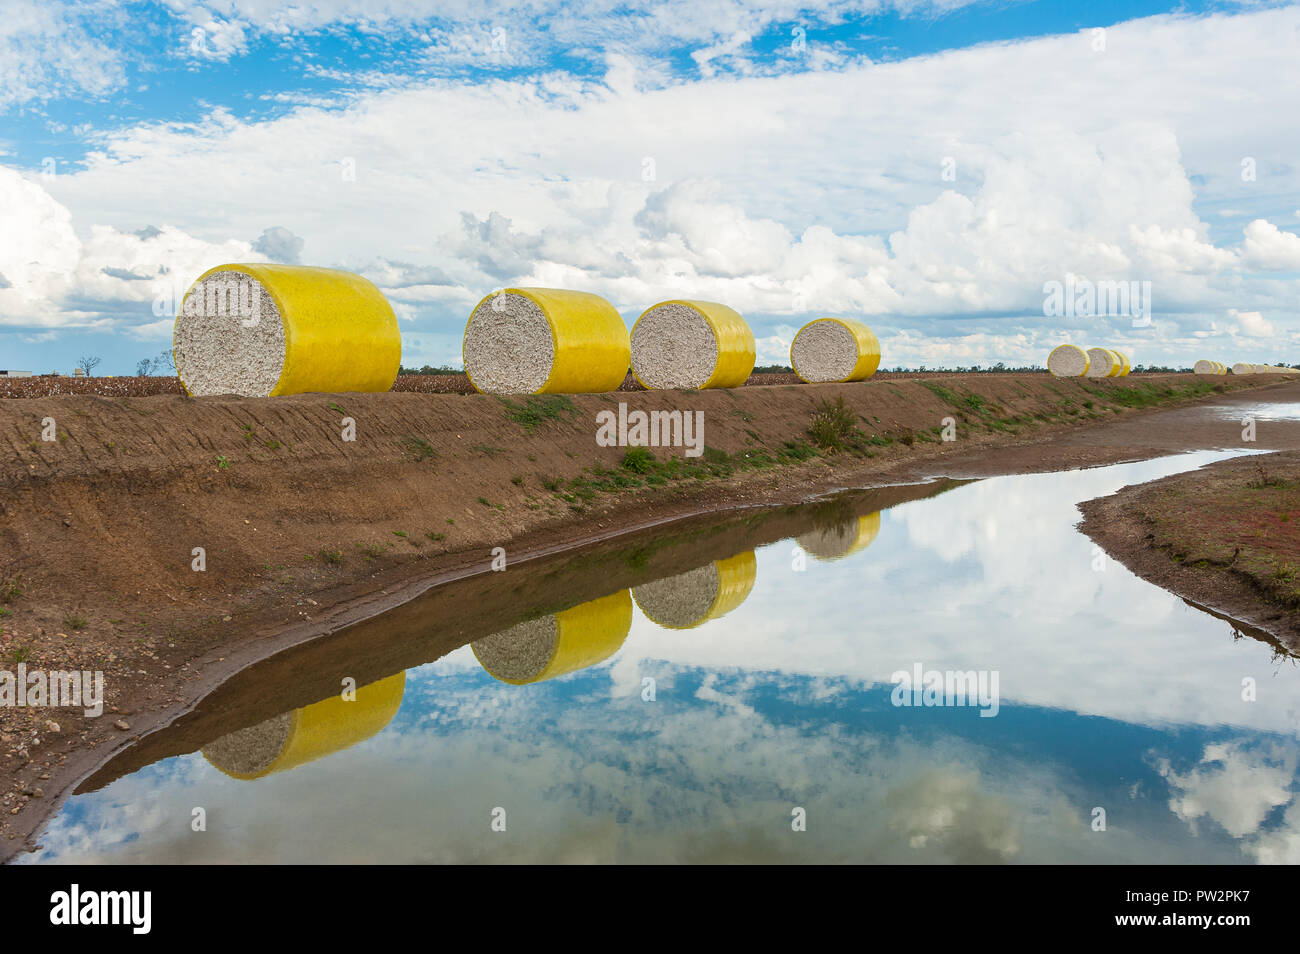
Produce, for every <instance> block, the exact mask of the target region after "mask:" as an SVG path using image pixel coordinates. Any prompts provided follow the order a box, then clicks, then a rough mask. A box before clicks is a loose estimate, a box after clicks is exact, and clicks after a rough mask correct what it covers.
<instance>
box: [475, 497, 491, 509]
mask: <svg viewBox="0 0 1300 954" xmlns="http://www.w3.org/2000/svg"><path fill="white" fill-rule="evenodd" d="M478 502H479V503H481V504H482V505H483V506H485V507H490V506H492V502H491V501H490V500H488V499H487V498H486V497H479V498H478Z"/></svg>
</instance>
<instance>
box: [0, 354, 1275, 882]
mask: <svg viewBox="0 0 1300 954" xmlns="http://www.w3.org/2000/svg"><path fill="white" fill-rule="evenodd" d="M1259 388H1264V389H1265V392H1266V399H1268V400H1288V399H1290V400H1296V399H1297V396H1298V395H1300V385H1296V384H1293V383H1288V382H1286V381H1284V380H1283V379H1281V378H1280V377H1276V376H1266V375H1260V376H1251V377H1249V378H1241V379H1236V380H1234V379H1231V378H1228V379H1223V378H1219V379H1217V380H1215V379H1206V378H1196V377H1193V376H1192V375H1145V376H1143V377H1142V378H1141V379H1140V380H1139V379H1136V378H1128V379H1114V380H1102V381H1088V382H1085V381H1078V380H1057V379H1053V378H1051V377H1049V376H1047V375H1043V374H1024V375H1017V374H990V373H981V374H967V375H949V376H946V377H945V376H937V377H926V378H921V379H915V378H902V379H891V378H878V379H873V380H872V381H869V382H864V383H859V384H849V385H818V386H811V385H799V386H793V385H782V386H756V387H748V388H743V389H735V390H724V391H707V392H639V393H626V394H597V395H575V396H573V397H572V398H557V397H548V398H531V399H524V398H522V397H521V398H518V399H515V400H512V401H505V400H502V399H499V398H495V397H489V396H485V395H463V396H462V395H454V394H411V393H388V394H343V395H323V394H311V395H296V396H293V397H286V398H274V399H240V398H204V399H199V400H195V399H192V398H188V397H186V396H184V395H171V394H165V395H159V396H154V397H141V398H105V397H100V396H95V395H74V396H57V397H49V398H42V399H13V400H7V401H0V448H3V451H2V453H3V455H4V459H5V461H6V467H5V469H4V471H3V473H0V598H2V599H3V600H4V604H3V606H2V607H0V609H3V611H4V613H3V614H0V615H2V617H3V618H0V665H2V666H5V667H10V668H12V667H13V666H14V665H16V664H17V663H18V662H20V661H22V662H25V663H26V664H27V666H28V667H29V668H32V669H43V670H47V671H50V670H70V669H89V670H102V671H103V672H104V677H105V683H106V695H107V704H108V706H109V707H110V708H109V710H108V711H109V712H111V715H109V716H108V717H107V718H100V719H85V718H83V717H82V716H81V715H80V713H79V712H78V711H76V710H67V709H64V710H48V709H47V710H34V709H16V708H6V709H0V778H3V779H4V780H5V781H6V784H5V786H4V795H3V797H2V798H0V805H3V810H2V813H0V826H3V827H0V857H3V856H5V854H6V853H7V852H9V851H11V850H14V849H16V848H18V847H20V846H21V844H22V838H24V837H26V836H28V835H30V833H31V832H32V831H33V829H34V828H35V827H36V825H37V824H38V823H39V821H40V820H41V818H42V817H44V815H45V814H46V813H47V811H48V810H49V809H51V808H52V807H53V805H54V803H55V802H56V801H57V799H58V798H60V797H62V795H63V794H66V792H67V791H69V790H70V787H71V785H72V784H74V783H75V782H76V780H77V779H79V778H81V777H83V776H84V775H85V774H86V773H87V772H88V771H90V770H91V769H92V768H93V767H94V766H95V765H97V764H99V763H102V762H103V761H104V760H106V759H107V758H108V757H109V755H110V754H111V753H112V752H114V751H117V750H120V749H122V748H124V747H125V746H126V745H127V744H128V743H129V742H130V741H131V740H132V739H134V738H137V737H138V736H139V734H140V733H141V732H142V731H144V730H145V729H148V728H151V727H153V726H156V725H159V724H165V723H166V722H169V721H171V720H172V719H174V718H175V717H176V716H177V715H178V714H180V713H181V712H183V711H185V710H186V708H187V707H189V706H191V705H192V704H193V703H194V701H195V700H196V699H198V698H200V697H201V696H202V695H204V694H205V693H206V692H208V691H210V690H211V689H212V688H213V687H214V686H216V685H217V684H219V683H220V682H222V681H223V680H224V679H226V678H228V677H229V676H230V675H231V674H232V673H234V672H235V671H237V670H239V669H241V668H242V667H244V666H247V665H248V664H250V663H252V662H254V661H256V660H258V659H261V658H265V657H268V656H270V655H271V654H273V653H275V652H278V651H280V650H283V649H285V648H286V647H288V646H292V645H298V644H302V643H305V642H307V641H309V640H312V639H314V638H316V637H319V636H321V635H324V634H328V633H331V632H335V631H337V630H339V629H340V628H341V627H343V626H345V625H347V624H351V623H358V622H360V621H361V620H364V619H365V618H367V617H368V616H372V615H374V614H375V613H376V612H378V611H380V610H382V609H386V608H389V607H390V606H392V605H394V604H397V603H400V602H402V601H403V600H406V599H410V598H412V597H414V596H416V595H418V594H419V593H421V592H423V591H424V590H427V589H428V588H429V587H430V586H434V585H441V584H445V583H447V582H450V581H451V580H454V579H460V578H467V577H472V576H475V575H478V574H482V573H485V572H486V571H487V570H488V567H489V562H490V560H491V550H492V548H493V547H497V546H500V547H504V548H505V549H506V551H507V553H508V558H509V560H510V565H511V566H512V567H517V566H518V565H519V564H521V563H522V562H524V561H526V560H528V559H530V558H539V557H541V556H544V555H546V554H548V553H553V552H556V551H558V550H561V549H566V548H572V547H574V546H578V545H588V544H592V543H596V542H599V541H602V540H609V539H612V538H615V537H618V536H620V535H623V534H626V533H629V532H632V531H635V530H637V529H640V528H645V527H649V526H654V525H657V524H662V523H664V522H667V521H671V520H677V519H681V518H683V517H687V516H690V515H693V514H700V513H706V512H710V511H724V510H728V509H731V510H735V509H743V508H754V507H760V506H773V505H784V504H788V503H791V502H794V501H799V500H804V499H807V498H808V497H810V496H811V495H813V494H816V493H820V492H825V491H830V490H835V489H839V488H844V487H862V486H869V485H882V484H887V483H901V482H903V481H907V480H915V479H918V478H920V477H924V476H928V475H931V474H936V473H942V472H948V473H952V474H954V475H961V474H968V475H971V476H978V475H982V474H986V473H997V472H1006V473H1014V472H1022V471H1025V470H1032V469H1037V470H1056V469H1063V468H1069V467H1078V466H1089V465H1093V464H1099V463H1111V462H1114V461H1117V460H1131V459H1137V458H1140V457H1149V456H1154V455H1157V454H1161V453H1170V452H1174V451H1176V450H1180V449H1188V448H1191V447H1205V446H1229V445H1230V443H1231V441H1232V435H1234V434H1236V432H1237V431H1238V430H1239V428H1238V427H1237V425H1236V424H1235V423H1233V422H1231V421H1227V422H1226V423H1225V422H1224V421H1223V420H1222V419H1219V418H1214V417H1213V415H1207V414H1205V413H1204V409H1203V408H1191V407H1181V408H1179V407H1178V406H1179V405H1185V404H1188V403H1189V402H1195V401H1198V400H1202V401H1203V400H1204V399H1206V398H1213V399H1215V400H1216V401H1228V402H1231V401H1249V400H1252V399H1253V394H1254V393H1256V392H1257V390H1258V389H1259ZM1243 390H1245V391H1247V392H1249V393H1235V394H1232V393H1229V392H1241V391H1243ZM840 398H843V400H844V402H845V407H846V408H847V409H848V411H849V412H850V418H851V419H856V426H857V430H856V432H855V433H853V434H850V435H848V436H847V437H846V438H845V439H844V441H842V442H841V443H843V445H844V447H843V449H842V450H840V451H839V452H834V453H832V452H830V451H826V450H818V449H817V448H814V447H812V446H811V445H810V443H809V441H810V437H809V426H810V422H811V420H812V417H813V415H814V413H815V412H816V411H817V409H818V406H819V403H820V402H824V401H828V400H838V399H840ZM1261 399H1265V398H1261ZM619 402H623V403H625V404H626V405H627V407H628V408H629V409H631V410H636V409H644V410H664V409H669V408H679V409H684V410H690V411H695V410H698V411H701V412H703V414H704V420H705V436H706V437H707V450H706V453H705V454H704V455H703V456H702V457H699V458H689V459H688V458H685V457H684V456H683V452H682V449H681V448H656V449H655V451H654V454H655V457H654V459H652V460H648V461H647V460H635V459H634V460H630V461H629V463H631V464H632V465H633V466H632V467H631V468H629V467H624V466H623V463H624V455H625V453H626V449H625V448H618V447H599V446H597V444H596V442H595V431H596V424H595V416H596V414H597V413H598V412H599V411H603V410H611V411H612V410H616V409H617V407H618V404H619ZM1170 406H1173V407H1175V408H1177V409H1175V410H1156V409H1160V408H1167V407H1170ZM1153 411H1154V413H1153ZM1198 412H1200V413H1199V416H1198ZM1170 415H1174V416H1177V415H1183V418H1182V419H1179V420H1180V423H1178V424H1177V426H1171V425H1170ZM47 418H52V419H53V421H54V437H55V439H54V440H48V441H47V440H43V439H42V437H43V435H42V430H43V427H44V424H43V422H46V419H47ZM345 418H346V419H350V421H351V422H352V424H353V425H354V427H355V440H345V439H344V434H343V431H344V426H345V423H346V422H345V420H344V419H345ZM945 418H952V419H953V420H954V422H955V424H956V437H957V439H956V440H955V441H952V442H945V441H942V440H940V439H939V437H938V436H937V432H938V431H940V430H941V429H942V426H943V421H944V419H945ZM1161 422H1163V423H1161ZM47 432H48V429H47ZM1261 433H1262V434H1266V433H1267V432H1266V431H1263V430H1262V431H1261ZM1274 433H1275V435H1276V436H1277V437H1278V439H1284V440H1285V441H1291V442H1292V443H1291V444H1290V445H1289V446H1292V447H1294V448H1297V449H1300V429H1289V430H1288V429H1282V428H1279V429H1278V430H1277V431H1275V432H1274ZM1108 435H1109V436H1108ZM1270 439H1271V438H1270ZM1261 440H1264V437H1263V436H1261ZM196 547H201V548H203V555H204V559H205V561H206V568H205V569H204V570H203V571H202V572H196V571H195V570H194V569H193V568H192V567H193V565H194V561H195V560H196V556H195V548H196ZM51 721H53V722H57V723H58V726H57V729H56V728H54V727H52V726H51V725H50V724H49V723H50V722H51ZM37 790H40V791H39V794H37ZM42 799H44V801H42ZM33 801H35V802H36V803H37V804H36V805H33V804H32V802H33ZM42 806H43V807H42Z"/></svg>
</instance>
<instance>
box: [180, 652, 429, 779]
mask: <svg viewBox="0 0 1300 954" xmlns="http://www.w3.org/2000/svg"><path fill="white" fill-rule="evenodd" d="M405 692H406V673H405V672H399V673H397V674H396V675H393V676H388V677H387V678H385V679H380V680H379V681H378V682H372V683H370V684H369V685H367V686H362V687H361V688H360V689H358V690H357V694H356V698H355V699H354V700H353V701H352V702H345V701H344V700H343V697H342V695H341V694H340V695H337V696H331V697H330V698H328V699H323V700H321V701H320V702H315V703H312V704H311V705H309V706H304V707H303V708H301V709H295V710H293V712H291V713H289V720H290V721H289V729H288V735H287V736H286V737H285V740H284V744H283V745H282V746H281V748H280V753H279V755H277V756H276V757H275V759H274V760H273V761H272V762H271V763H270V764H269V765H267V766H266V767H265V768H263V769H261V770H260V771H257V772H240V771H236V770H234V769H232V768H230V767H229V766H225V765H219V764H218V763H217V762H216V761H214V760H213V758H212V757H211V756H210V755H208V753H207V751H206V750H205V751H204V753H203V755H204V757H205V758H207V760H208V761H209V762H210V763H211V764H212V765H213V766H215V767H216V768H217V769H218V770H220V771H221V772H224V773H225V774H226V775H229V776H230V777H231V778H237V779H243V780H245V781H248V780H251V779H255V778H262V777H263V776H266V775H270V774H272V773H274V772H283V771H286V770H288V769H291V768H295V767H296V766H299V765H302V764H303V763H305V762H311V761H314V760H315V759H319V758H322V757H324V756H326V755H332V754H333V753H335V752H341V751H343V750H344V749H347V748H351V747H352V746H354V745H356V744H357V743H359V742H364V741H365V740H366V739H368V738H370V737H371V736H373V735H378V734H379V733H380V732H381V731H383V729H384V727H385V726H387V725H388V723H390V722H392V721H393V717H394V716H395V715H397V710H398V709H400V708H401V707H402V696H403V695H404V694H405Z"/></svg>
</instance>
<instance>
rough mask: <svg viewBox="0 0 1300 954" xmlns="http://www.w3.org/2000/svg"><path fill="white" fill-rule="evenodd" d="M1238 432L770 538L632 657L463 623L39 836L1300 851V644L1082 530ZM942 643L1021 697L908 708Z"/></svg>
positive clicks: (517, 848)
mask: <svg viewBox="0 0 1300 954" xmlns="http://www.w3.org/2000/svg"><path fill="white" fill-rule="evenodd" d="M1223 456H1225V455H1224V454H1221V453H1209V452H1206V453H1199V454H1191V455H1184V456H1181V457H1176V458H1165V459H1161V460H1156V461H1148V462H1143V463H1138V464H1126V465H1119V466H1114V467H1106V468H1098V469H1094V470H1086V471H1076V472H1072V473H1066V474H1050V475H1033V476H1019V477H1003V478H994V479H990V480H985V481H981V482H978V483H974V484H970V485H966V486H963V487H959V488H957V489H955V490H952V491H950V492H948V493H945V494H942V495H940V496H938V497H935V498H932V499H927V500H919V501H915V502H912V503H907V504H902V505H900V506H897V507H895V508H893V509H891V510H888V511H885V512H884V513H883V514H882V519H881V521H880V527H879V532H878V535H877V536H876V538H875V540H874V541H873V542H872V543H871V545H870V546H869V547H867V548H865V549H862V550H860V551H858V552H856V553H853V554H851V555H849V556H848V557H846V558H844V559H842V560H839V561H834V562H819V561H816V560H813V559H808V560H807V561H806V562H807V568H806V569H805V570H803V571H797V570H796V569H794V566H795V565H796V564H797V563H799V559H798V557H799V554H798V553H797V552H796V551H795V550H794V544H793V541H785V542H782V543H778V544H773V545H771V546H767V547H764V548H761V549H760V550H759V551H758V552H757V554H756V556H757V570H756V573H755V575H754V584H753V588H752V591H750V592H749V593H748V596H747V597H746V598H745V599H744V601H743V602H742V603H741V604H740V605H739V606H736V607H735V608H734V609H732V610H731V611H730V612H727V613H726V614H725V615H722V616H720V617H719V618H716V619H711V620H709V621H707V622H705V623H703V624H702V625H700V626H698V627H696V628H691V629H678V630H670V629H664V628H661V627H659V626H657V625H655V624H654V623H652V622H650V621H649V619H647V618H646V617H645V616H644V615H643V613H642V612H641V611H640V610H639V609H637V610H634V612H633V617H632V623H631V629H630V632H629V634H628V636H627V638H626V640H625V641H624V642H623V644H622V646H621V648H620V649H619V650H618V651H617V653H615V654H614V655H613V656H612V657H611V658H610V659H609V660H607V661H605V662H602V663H599V664H597V665H595V666H593V667H590V668H587V669H583V670H580V671H577V672H574V673H571V674H568V675H561V676H558V677H557V678H554V679H551V680H548V681H544V682H539V683H535V684H531V685H522V686H516V685H508V684H505V683H502V682H498V681H497V680H495V679H493V678H492V677H491V676H489V675H488V674H487V673H486V672H484V670H483V668H482V667H481V666H480V664H479V662H478V661H477V659H476V658H475V656H474V654H473V653H472V652H471V650H470V648H469V647H463V648H461V649H460V650H457V651H456V652H454V653H452V654H451V655H449V656H447V657H444V658H443V659H441V660H439V661H437V662H435V663H431V664H429V665H426V666H422V667H420V668H418V669H414V670H411V671H410V672H409V673H408V674H407V678H406V686H405V694H404V697H403V699H402V702H401V707H400V710H399V711H398V712H397V714H396V716H395V717H393V718H392V720H391V722H389V723H388V724H387V727H386V728H384V729H383V730H382V731H381V732H379V733H378V734H377V735H374V736H373V737H370V738H368V739H366V740H365V741H361V742H358V743H357V744H355V745H352V746H351V747H349V748H346V749H344V750H342V751H338V752H335V753H334V754H332V755H329V756H327V757H324V758H320V759H318V760H316V761H312V762H309V763H307V764H302V765H298V766H297V767H295V768H292V769H291V770H288V771H283V772H279V773H275V774H269V775H267V776H266V777H263V778H259V779H257V780H255V781H238V780H235V779H232V778H228V777H226V776H225V775H223V774H221V773H220V772H218V771H217V770H216V769H215V768H213V767H212V766H211V765H210V764H209V763H208V762H207V761H205V759H204V758H203V757H202V756H201V755H199V754H197V753H196V754H192V755H188V756H184V757H180V758H173V759H168V760H166V761H164V762H161V763H158V764H156V765H152V766H149V767H148V768H145V769H143V770H141V771H139V772H136V773H135V774H134V775H131V776H128V777H125V778H122V779H119V780H118V781H116V782H113V783H112V784H110V785H109V786H108V787H106V788H105V789H103V790H102V791H98V792H93V793H90V794H87V795H83V796H77V797H75V798H73V799H71V800H70V801H69V802H68V804H67V805H66V806H65V807H64V809H63V810H62V812H61V813H60V814H59V815H58V816H57V817H56V818H55V820H54V821H53V822H52V823H51V826H50V828H49V830H48V831H47V833H46V834H45V836H44V837H43V839H42V841H43V843H44V845H45V846H46V847H45V849H44V850H43V851H42V852H40V853H39V854H37V855H35V856H29V858H30V859H32V860H41V861H47V860H48V861H92V860H93V861H110V862H129V861H152V862H189V861H202V862H237V861H284V862H290V861H329V862H345V861H349V862H378V861H398V862H404V861H411V862H440V861H447V862H450V861H508V860H518V861H530V860H538V861H541V860H553V861H665V862H667V861H709V860H739V861H745V860H749V861H760V860H773V861H780V860H823V861H882V862H909V861H916V862H943V861H955V862H989V861H1009V862H1048V861H1083V862H1125V861H1142V862H1160V861H1171V862H1179V861H1187V862H1192V861H1196V862H1233V861H1246V862H1252V861H1265V862H1279V861H1291V862H1295V861H1297V860H1300V801H1298V800H1297V798H1296V792H1297V775H1296V773H1297V751H1298V750H1297V742H1296V739H1297V729H1298V727H1300V701H1297V693H1296V691H1295V679H1296V674H1295V673H1294V672H1293V668H1292V664H1291V662H1289V661H1283V660H1279V659H1276V658H1274V653H1273V651H1272V650H1271V649H1270V647H1268V646H1267V645H1265V644H1263V643H1260V642H1257V641H1255V640H1252V639H1238V640H1234V639H1233V634H1232V630H1231V627H1230V626H1229V625H1228V624H1227V623H1225V622H1223V621H1221V620H1219V619H1217V618H1215V617H1212V616H1209V615H1207V614H1205V613H1202V612H1200V611H1198V610H1195V609H1192V608H1190V607H1188V606H1187V605H1186V604H1184V603H1183V602H1182V601H1181V600H1179V599H1177V598H1176V597H1173V596H1171V595H1169V594H1167V593H1165V592H1164V591H1162V590H1160V589H1159V588H1157V587H1154V586H1151V585H1150V584H1147V583H1144V582H1142V581H1141V580H1139V579H1137V578H1136V577H1134V576H1133V575H1132V574H1130V573H1129V572H1128V571H1127V570H1125V569H1124V568H1123V567H1122V566H1120V565H1119V564H1117V563H1114V562H1111V561H1109V560H1105V561H1104V569H1101V570H1098V569H1096V568H1095V565H1096V564H1097V560H1098V557H1097V554H1096V553H1095V552H1094V548H1093V544H1092V543H1091V541H1090V540H1088V539H1087V538H1086V537H1084V536H1082V535H1080V534H1079V533H1078V531H1076V530H1075V529H1074V524H1075V523H1077V521H1078V519H1079V515H1078V512H1077V509H1076V507H1075V504H1076V502H1077V501H1081V500H1086V499H1090V498H1092V497H1096V496H1100V495H1104V494H1108V493H1111V492H1113V491H1114V490H1117V489H1118V488H1119V487H1121V486H1124V485H1125V484H1129V483H1135V482H1140V481H1144V480H1151V479H1155V478H1157V477H1160V476H1163V475H1165V474H1169V473H1173V472H1176V471H1179V470H1184V469H1187V468H1189V467H1192V466H1199V465H1200V464H1203V463H1205V462H1208V461H1211V460H1215V459H1219V458H1221V457H1223ZM916 663H920V664H922V665H923V666H924V667H925V668H926V669H938V670H949V669H953V670H972V669H973V670H997V671H998V673H999V677H1000V690H1001V710H1000V712H999V714H998V716H997V717H996V718H991V719H982V718H979V717H978V710H977V709H974V708H965V709H963V708H898V707H895V706H893V705H892V704H891V702H890V690H891V689H892V685H891V684H890V675H891V673H893V672H894V671H896V670H902V669H907V670H910V669H911V668H912V667H913V665H914V664H916ZM647 677H649V678H652V679H654V680H655V699H654V701H643V698H642V693H643V685H644V684H643V680H644V679H645V678H647ZM1246 677H1252V678H1254V679H1255V680H1256V682H1257V684H1258V698H1257V701H1254V702H1245V701H1242V698H1241V696H1242V689H1241V686H1242V680H1243V679H1244V678H1246ZM195 806H202V807H203V808H204V809H205V810H206V812H207V820H208V830H207V831H206V832H203V833H195V832H192V831H191V826H190V820H191V814H192V809H193V808H194V807H195ZM795 806H799V807H802V808H804V809H806V811H807V818H808V824H807V831H805V832H797V833H796V832H793V831H791V824H790V821H791V810H792V808H794V807H795ZM497 807H501V808H504V809H505V813H506V831H505V832H492V831H491V830H490V829H489V822H490V817H491V813H492V810H493V809H494V808H497ZM1097 807H1100V808H1104V809H1105V811H1106V821H1107V830H1106V831H1104V832H1098V831H1093V830H1092V828H1091V825H1090V822H1091V820H1092V817H1093V810H1094V808H1097Z"/></svg>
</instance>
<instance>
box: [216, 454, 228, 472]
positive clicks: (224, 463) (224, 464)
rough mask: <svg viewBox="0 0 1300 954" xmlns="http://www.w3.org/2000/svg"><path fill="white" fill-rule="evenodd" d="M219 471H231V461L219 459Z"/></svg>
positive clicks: (222, 457)
mask: <svg viewBox="0 0 1300 954" xmlns="http://www.w3.org/2000/svg"><path fill="white" fill-rule="evenodd" d="M217 470H230V461H228V460H226V458H225V457H224V456H221V457H218V458H217Z"/></svg>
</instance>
